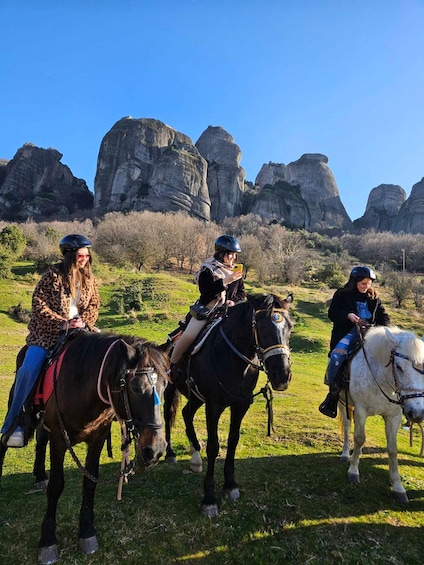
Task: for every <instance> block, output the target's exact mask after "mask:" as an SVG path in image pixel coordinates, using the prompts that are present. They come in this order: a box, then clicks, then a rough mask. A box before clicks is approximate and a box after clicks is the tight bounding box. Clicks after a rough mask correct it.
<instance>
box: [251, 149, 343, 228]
mask: <svg viewBox="0 0 424 565" xmlns="http://www.w3.org/2000/svg"><path fill="white" fill-rule="evenodd" d="M327 163H328V158H327V157H326V156H325V155H321V154H319V153H306V154H305V155H302V157H301V158H300V159H298V160H297V161H294V162H292V163H289V164H288V165H287V166H286V165H284V164H278V163H269V164H268V165H263V166H262V168H261V170H260V172H259V174H258V176H257V177H256V181H255V184H257V185H259V188H260V192H259V194H258V196H257V198H256V201H255V203H254V204H253V206H252V208H251V212H252V213H254V214H259V215H260V216H262V217H266V218H269V219H273V220H276V221H278V222H284V223H285V224H286V225H289V226H293V227H301V228H304V229H307V230H322V229H334V228H336V229H341V230H350V229H352V227H353V224H352V221H351V220H350V218H349V216H348V215H347V212H346V210H345V208H344V206H343V204H342V202H341V200H340V195H339V190H338V188H337V185H336V181H335V179H334V176H333V173H332V172H331V170H330V168H329V167H328V165H327Z"/></svg>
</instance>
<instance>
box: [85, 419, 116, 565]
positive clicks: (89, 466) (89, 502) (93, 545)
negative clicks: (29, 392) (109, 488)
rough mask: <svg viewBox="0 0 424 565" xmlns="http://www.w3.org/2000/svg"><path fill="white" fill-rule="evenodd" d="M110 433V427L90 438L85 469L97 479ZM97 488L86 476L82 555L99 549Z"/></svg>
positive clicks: (95, 483)
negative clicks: (95, 497)
mask: <svg viewBox="0 0 424 565" xmlns="http://www.w3.org/2000/svg"><path fill="white" fill-rule="evenodd" d="M109 432H110V426H108V427H107V428H106V429H105V430H102V431H101V433H98V434H97V435H95V436H94V438H90V440H89V443H88V449H87V457H86V460H85V468H86V470H87V473H89V474H90V475H92V476H93V477H94V478H95V479H97V478H98V476H99V462H100V454H101V451H102V449H103V445H104V443H105V441H106V438H107V436H108V433H109ZM96 486H97V482H95V481H92V480H91V479H90V478H89V477H88V476H86V475H84V479H83V484H82V504H81V509H80V515H79V547H80V550H81V553H84V554H85V555H89V554H91V553H95V552H96V551H97V550H98V549H99V543H98V541H97V535H96V528H95V527H94V495H95V492H96Z"/></svg>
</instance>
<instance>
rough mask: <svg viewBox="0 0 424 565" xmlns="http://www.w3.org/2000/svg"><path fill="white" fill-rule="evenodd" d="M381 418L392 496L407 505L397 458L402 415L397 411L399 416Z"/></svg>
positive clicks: (406, 496) (407, 500)
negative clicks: (383, 427) (383, 425)
mask: <svg viewBox="0 0 424 565" xmlns="http://www.w3.org/2000/svg"><path fill="white" fill-rule="evenodd" d="M383 418H384V423H385V429H386V439H387V453H388V455H389V480H390V483H391V485H392V492H393V496H394V498H395V500H396V501H397V502H401V503H402V504H407V503H408V502H409V499H408V495H407V494H406V490H405V488H404V487H403V485H402V483H401V480H400V475H399V468H398V458H397V434H398V430H399V426H400V423H401V420H402V413H401V412H400V411H399V414H396V416H383Z"/></svg>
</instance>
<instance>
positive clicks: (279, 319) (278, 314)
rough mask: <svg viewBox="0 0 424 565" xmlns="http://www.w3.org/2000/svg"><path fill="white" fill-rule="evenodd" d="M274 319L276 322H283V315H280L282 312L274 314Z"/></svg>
mask: <svg viewBox="0 0 424 565" xmlns="http://www.w3.org/2000/svg"><path fill="white" fill-rule="evenodd" d="M272 319H273V320H274V322H278V323H280V322H282V321H283V315H282V314H280V312H274V313H273V314H272Z"/></svg>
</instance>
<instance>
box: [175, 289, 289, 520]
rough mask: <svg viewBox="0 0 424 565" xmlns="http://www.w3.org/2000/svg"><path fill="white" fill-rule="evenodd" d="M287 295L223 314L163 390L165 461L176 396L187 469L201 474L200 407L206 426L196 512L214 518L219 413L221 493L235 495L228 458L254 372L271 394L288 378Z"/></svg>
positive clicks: (232, 455) (234, 445) (252, 301)
mask: <svg viewBox="0 0 424 565" xmlns="http://www.w3.org/2000/svg"><path fill="white" fill-rule="evenodd" d="M292 301H293V295H291V294H290V295H288V296H287V298H285V299H282V298H279V297H277V296H275V295H273V294H268V295H260V296H259V295H258V296H248V300H247V302H242V303H240V304H238V305H236V306H234V307H232V308H229V309H228V314H227V316H226V317H225V318H224V319H223V320H222V321H221V322H219V323H218V324H217V325H216V326H215V327H214V328H213V329H212V331H211V333H210V335H209V336H208V337H207V339H206V341H205V343H204V344H203V346H202V347H201V348H200V350H199V351H198V352H196V353H194V352H195V351H196V347H195V348H194V350H193V353H192V354H191V355H190V356H189V357H188V358H186V359H185V361H184V362H183V365H182V368H181V370H180V372H179V375H178V378H177V380H176V382H175V384H173V385H169V386H168V388H167V390H166V391H165V403H164V414H165V427H166V440H167V442H168V447H167V453H166V460H167V461H170V462H173V461H176V456H175V452H174V451H173V449H172V443H171V427H172V423H173V421H174V418H175V412H176V392H177V391H179V392H182V393H183V394H184V396H186V398H187V399H188V402H187V404H186V405H185V407H184V408H183V417H184V422H185V426H186V433H187V437H188V439H189V441H190V444H191V449H192V453H193V455H192V460H191V464H190V466H191V469H192V470H194V471H200V470H201V463H202V461H201V458H200V454H199V451H200V445H199V441H198V439H197V436H196V432H195V429H194V425H193V419H194V416H195V414H196V412H197V410H198V409H199V408H200V406H202V404H205V408H206V422H207V434H208V438H207V448H206V452H207V459H208V468H207V472H206V476H205V479H204V496H203V500H202V513H203V515H204V516H216V515H217V514H218V505H217V499H216V496H215V484H214V469H215V461H216V458H217V456H218V451H219V441H218V424H219V419H220V416H221V414H222V412H223V411H224V409H225V408H227V407H230V410H231V423H230V430H229V435H228V442H227V455H226V458H225V465H224V494H225V495H226V496H227V497H229V498H230V499H233V500H235V499H237V498H239V496H240V492H239V487H238V485H237V483H236V482H235V478H234V459H235V452H236V448H237V444H238V441H239V436H240V425H241V422H242V420H243V417H244V415H245V414H246V412H247V410H248V408H249V406H250V404H251V403H252V401H253V391H254V389H255V386H256V383H257V380H258V375H259V369H261V368H263V369H264V370H265V372H266V374H267V376H268V378H269V380H270V381H271V385H272V387H273V389H274V390H280V391H283V390H285V389H286V388H287V387H288V384H289V382H290V379H291V368H290V367H291V363H290V349H289V345H288V344H289V337H290V332H291V329H292V327H293V323H292V321H291V319H290V315H289V312H288V311H289V306H290V304H291V302H292Z"/></svg>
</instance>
